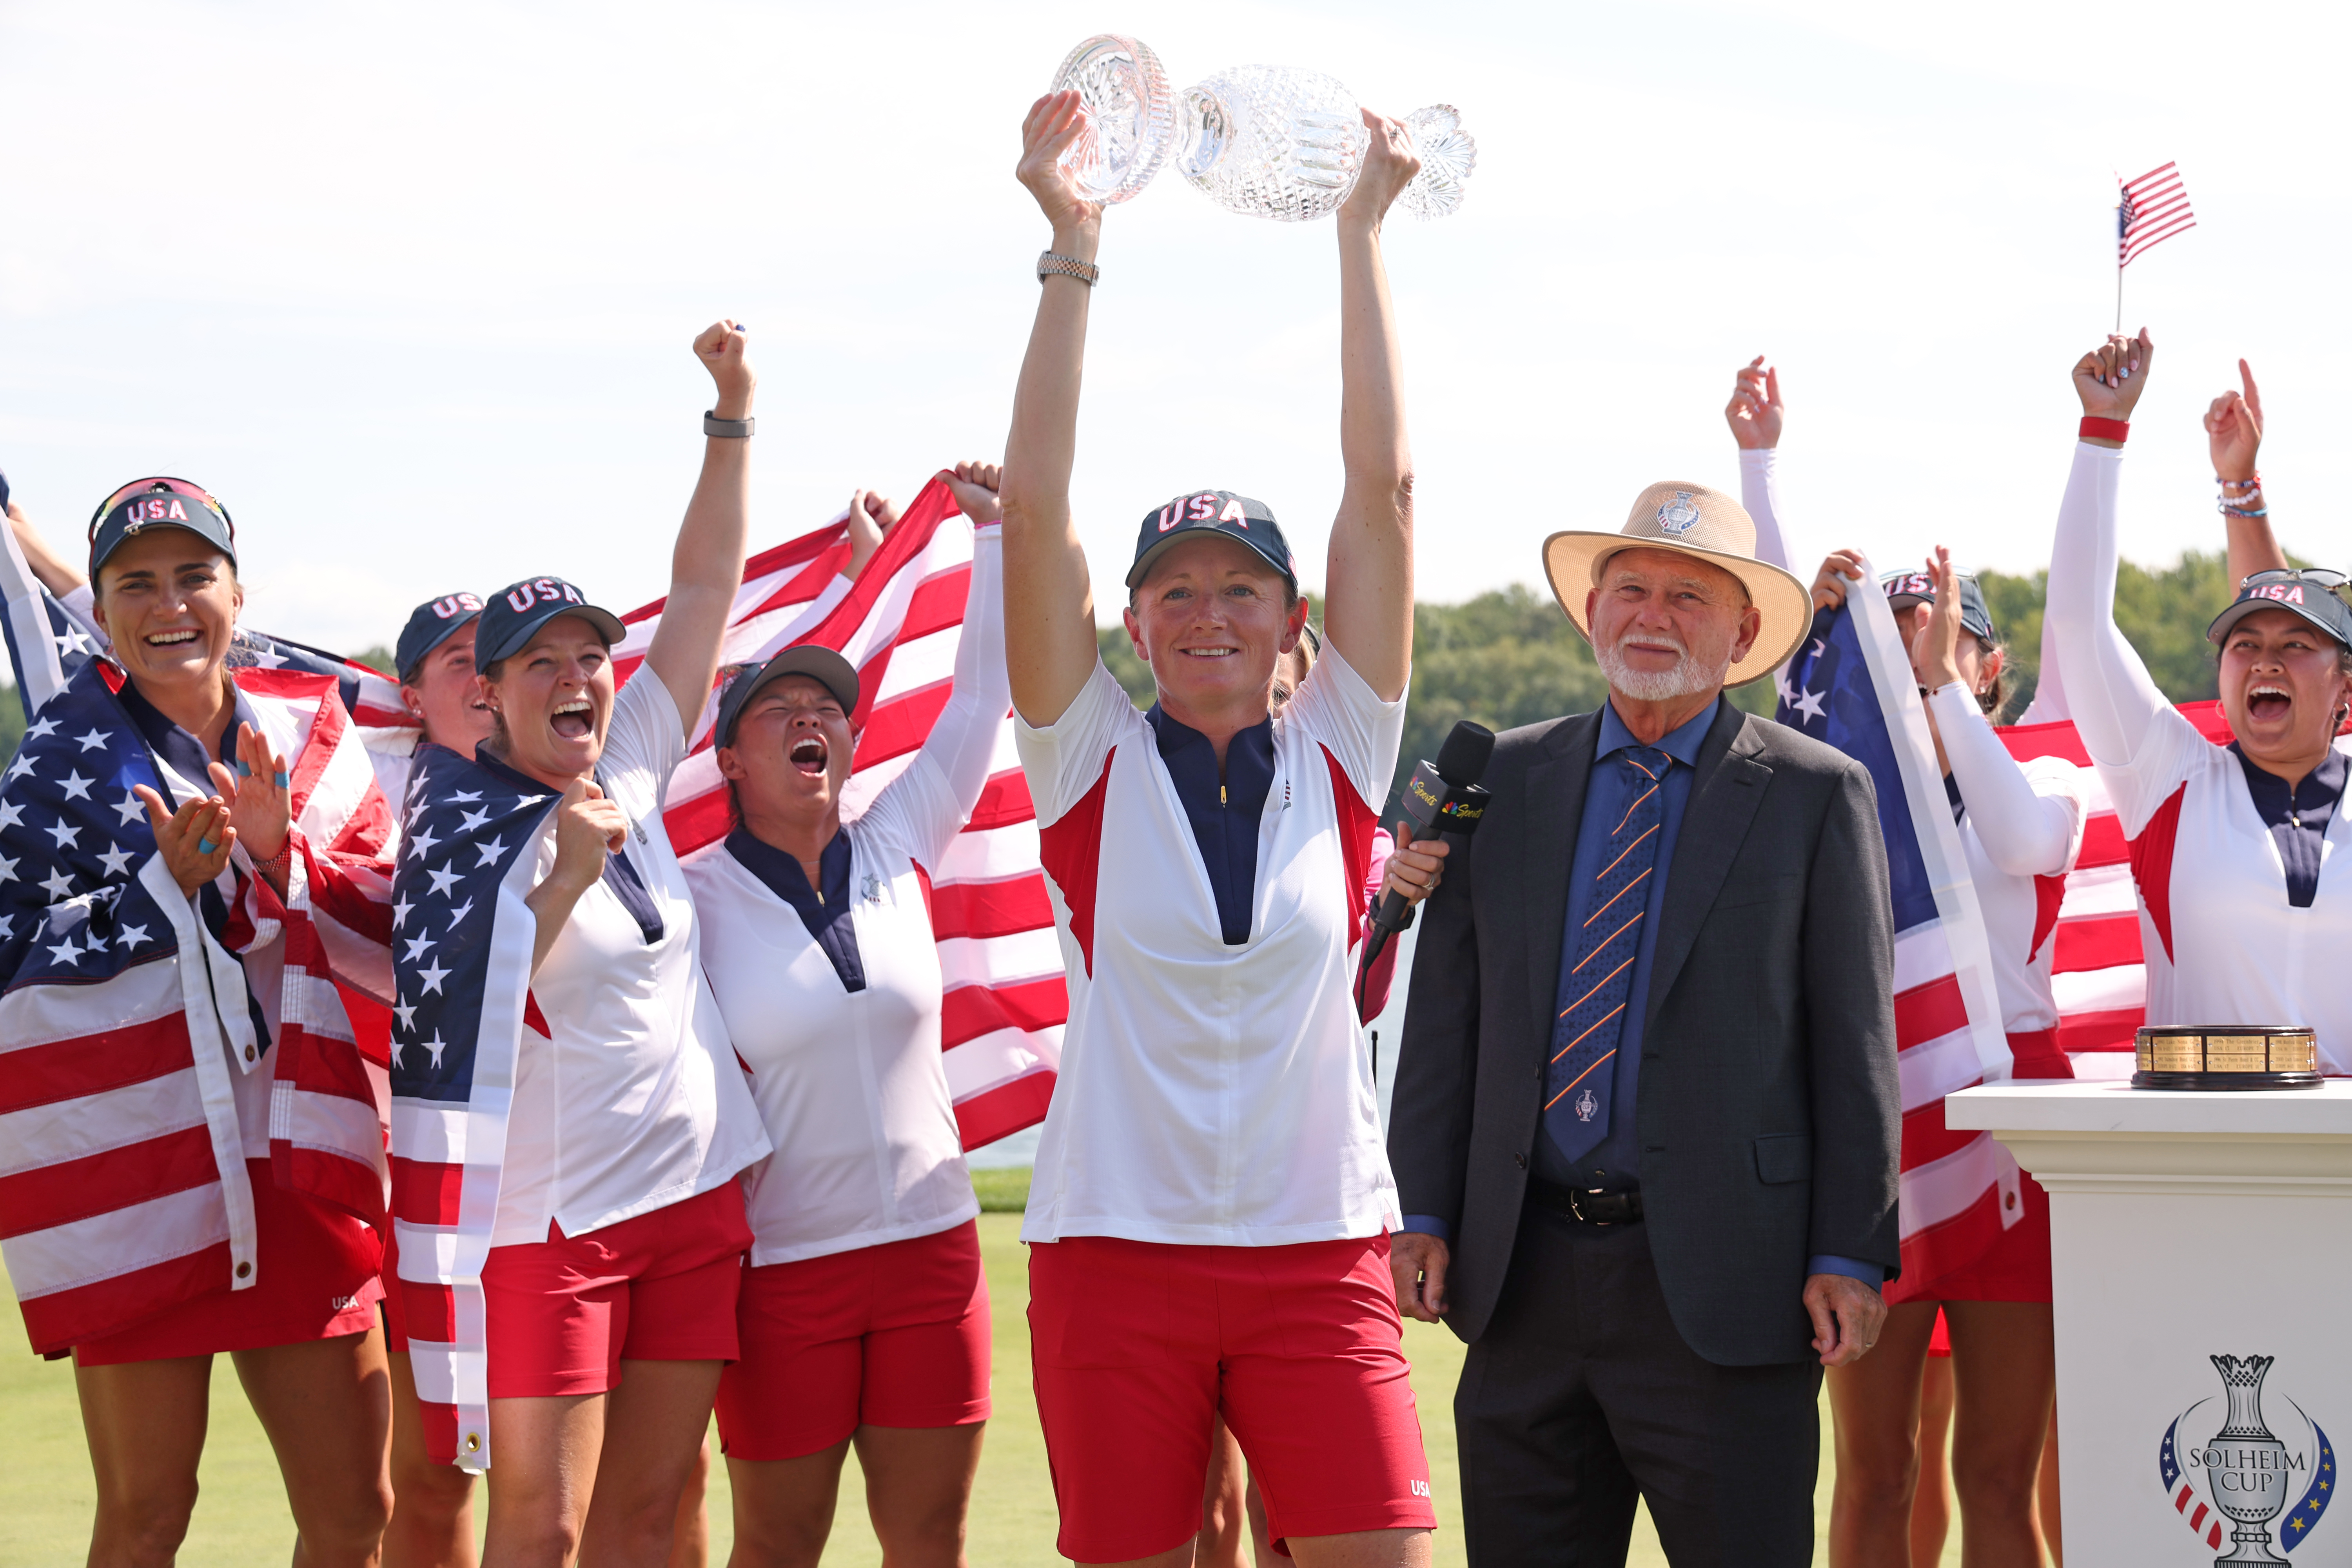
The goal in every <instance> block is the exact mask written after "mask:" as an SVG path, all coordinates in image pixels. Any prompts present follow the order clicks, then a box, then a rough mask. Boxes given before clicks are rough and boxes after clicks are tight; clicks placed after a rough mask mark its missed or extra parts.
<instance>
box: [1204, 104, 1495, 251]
mask: <svg viewBox="0 0 2352 1568" xmlns="http://www.w3.org/2000/svg"><path fill="white" fill-rule="evenodd" d="M1181 117H1182V121H1183V124H1182V128H1181V132H1180V133H1179V140H1178V143H1177V150H1176V166H1177V168H1178V169H1180V170H1181V171H1182V172H1183V174H1184V177H1185V178H1186V179H1187V180H1190V181H1191V182H1192V185H1193V188H1194V189H1196V190H1198V191H1200V192H1201V193H1202V195H1205V196H1207V197H1208V198H1209V199H1210V200H1211V201H1213V202H1215V203H1216V204H1217V205H1219V206H1222V207H1225V208H1227V209H1229V210H1230V211H1233V212H1237V213H1245V214H1248V215H1249V216H1254V217H1270V218H1273V219H1276V221H1278V222H1282V223H1305V222H1307V221H1308V220H1309V219H1312V218H1318V217H1321V216H1325V215H1326V214H1328V213H1333V212H1337V211H1338V210H1339V205H1340V204H1341V203H1342V202H1345V201H1346V200H1347V199H1348V193H1349V192H1350V191H1352V190H1354V189H1355V188H1356V176H1357V174H1360V172H1361V171H1362V168H1363V159H1364V149H1365V147H1366V146H1367V145H1368V144H1369V143H1370V139H1371V132H1369V131H1368V130H1366V129H1365V127H1364V121H1363V116H1362V113H1361V111H1360V110H1359V109H1358V107H1357V104H1356V97H1355V94H1353V93H1351V92H1349V90H1348V89H1347V88H1346V87H1345V86H1343V85H1342V84H1341V83H1340V82H1339V81H1338V80H1337V79H1334V78H1331V77H1328V76H1325V75H1324V74H1323V73H1322V72H1320V71H1310V70H1302V69H1299V68H1297V67H1295V66H1234V67H1233V68H1230V69H1227V70H1222V71H1219V72H1218V73H1217V74H1216V75H1214V76H1213V77H1211V78H1209V79H1207V80H1206V81H1203V82H1201V83H1199V84H1197V85H1196V86H1193V87H1190V88H1187V89H1185V90H1184V95H1183V102H1182V104H1181ZM1404 124H1405V128H1406V130H1407V131H1408V132H1410V133H1411V134H1412V139H1413V143H1414V150H1415V151H1416V152H1417V153H1420V155H1421V160H1422V166H1421V172H1420V173H1419V174H1415V175H1414V176H1413V177H1412V183H1411V184H1408V185H1406V187H1405V189H1404V192H1403V194H1402V195H1401V196H1400V197H1399V198H1398V199H1399V200H1400V201H1402V203H1403V204H1404V206H1405V209H1406V210H1407V211H1408V212H1411V213H1412V214H1413V215H1415V216H1419V217H1444V216H1446V215H1447V214H1448V213H1451V212H1453V211H1454V209H1455V208H1457V207H1459V206H1460V205H1462V197H1463V195H1464V188H1465V184H1466V182H1467V181H1468V180H1469V178H1470V172H1471V170H1472V169H1473V168H1475V166H1476V164H1477V162H1478V145H1477V143H1476V142H1474V141H1472V140H1471V138H1470V134H1469V132H1465V131H1464V130H1463V129H1462V116H1461V114H1460V112H1459V111H1458V110H1454V108H1453V107H1452V106H1451V105H1449V104H1442V103H1440V104H1432V105H1431V106H1430V107H1428V108H1427V109H1421V110H1414V111H1413V112H1412V114H1411V115H1408V116H1407V117H1406V118H1405V121H1404Z"/></svg>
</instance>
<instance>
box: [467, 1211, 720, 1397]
mask: <svg viewBox="0 0 2352 1568" xmlns="http://www.w3.org/2000/svg"><path fill="white" fill-rule="evenodd" d="M750 1246H751V1226H750V1224H749V1223H747V1222H746V1221H745V1220H744V1218H743V1188H742V1186H741V1184H740V1183H736V1182H732V1181H728V1182H721V1183H720V1184H719V1185H717V1186H715V1187H713V1188H711V1189H710V1190H709V1192H707V1193H701V1194H697V1195H696V1196H694V1197H690V1198H688V1199H687V1200H686V1201H685V1202H683V1203H677V1204H672V1205H669V1206H668V1207H667V1208H660V1209H655V1210H654V1211H653V1212H651V1213H650V1214H641V1215H635V1217H634V1218H630V1219H625V1220H622V1221H621V1222H619V1223H618V1224H616V1225H608V1226H605V1227H604V1229H602V1230H592V1231H590V1232H589V1233H588V1234H587V1235H585V1236H565V1235H564V1234H563V1231H562V1227H561V1226H556V1225H554V1224H552V1223H551V1224H550V1225H549V1226H548V1227H547V1239H546V1240H545V1241H534V1242H527V1243H524V1244H522V1245H520V1246H515V1247H492V1248H490V1256H489V1261H488V1263H486V1264H485V1265H483V1268H482V1296H483V1300H484V1302H485V1305H486V1306H487V1308H488V1318H489V1321H488V1337H489V1349H490V1397H491V1398H492V1399H529V1398H534V1397H549V1396H558V1395H565V1394H608V1393H610V1392H611V1391H612V1390H613V1389H614V1388H616V1387H618V1386H619V1385H620V1382H621V1363H622V1362H623V1361H625V1360H626V1361H733V1360H734V1359H735V1354H736V1346H737V1340H736V1333H735V1291H736V1288H737V1286H738V1284H739V1283H740V1280H741V1279H742V1275H743V1268H742V1258H743V1253H744V1251H745V1249H746V1248H748V1247H750Z"/></svg>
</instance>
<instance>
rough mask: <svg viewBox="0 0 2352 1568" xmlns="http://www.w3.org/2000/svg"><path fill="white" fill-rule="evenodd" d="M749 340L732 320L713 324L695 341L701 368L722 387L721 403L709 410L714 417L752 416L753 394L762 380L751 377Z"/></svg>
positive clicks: (742, 329) (738, 324)
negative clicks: (746, 349)
mask: <svg viewBox="0 0 2352 1568" xmlns="http://www.w3.org/2000/svg"><path fill="white" fill-rule="evenodd" d="M747 341H748V340H747V338H746V336H745V328H744V327H743V324H742V323H741V322H740V321H732V320H730V321H713V322H712V323H711V324H710V325H709V326H707V327H705V328H703V329H702V335H701V336H699V337H698V338H696V339H695V340H694V357H695V358H697V359H698V360H700V361H701V362H702V368H703V369H705V370H707V371H709V373H710V379H711V380H712V381H713V382H715V383H717V384H718V387H719V401H718V402H717V403H715V404H713V405H711V409H710V413H711V416H712V417H713V418H717V419H747V418H749V417H751V393H752V390H753V389H754V388H755V387H757V386H758V384H759V381H760V378H759V377H758V376H756V375H754V374H751V360H750V359H749V358H748V357H746V355H745V353H744V347H745V343H746V342H747Z"/></svg>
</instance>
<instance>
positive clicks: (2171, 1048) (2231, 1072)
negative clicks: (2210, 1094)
mask: <svg viewBox="0 0 2352 1568" xmlns="http://www.w3.org/2000/svg"><path fill="white" fill-rule="evenodd" d="M2136 1049H2137V1053H2138V1062H2137V1066H2138V1068H2139V1070H2138V1071H2137V1072H2135V1073H2133V1074H2132V1087H2133V1088H2134V1089H2317V1088H2318V1087H2319V1085H2320V1082H2321V1074H2320V1071H2319V1040H2318V1037H2316V1036H2315V1035H2314V1034H2313V1033H2312V1032H2311V1031H2310V1030H2309V1029H2306V1028H2305V1027H2303V1026H2300V1025H2296V1024H2186V1025H2179V1026H2174V1027H2170V1028H2163V1029H2142V1030H2140V1031H2139V1035H2138V1037H2137V1043H2136Z"/></svg>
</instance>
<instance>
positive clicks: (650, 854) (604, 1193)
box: [490, 670, 769, 1247]
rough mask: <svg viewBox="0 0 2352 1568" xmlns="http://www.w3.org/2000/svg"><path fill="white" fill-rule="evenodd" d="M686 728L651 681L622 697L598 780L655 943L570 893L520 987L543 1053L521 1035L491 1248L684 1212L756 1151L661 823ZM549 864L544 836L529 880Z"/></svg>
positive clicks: (604, 888) (610, 896) (760, 1137)
mask: <svg viewBox="0 0 2352 1568" xmlns="http://www.w3.org/2000/svg"><path fill="white" fill-rule="evenodd" d="M685 756H686V729H685V726H684V725H683V724H682V723H680V722H679V721H678V716H677V703H675V702H673V701H672V700H670V695H669V688H667V686H664V685H663V684H662V682H661V681H660V679H658V678H656V676H655V675H654V674H653V673H652V672H651V671H650V670H646V671H643V672H641V673H640V674H639V676H638V678H637V679H635V680H632V681H630V682H629V683H628V684H627V685H626V686H625V687H623V688H622V689H620V692H619V693H618V694H617V695H616V696H615V697H614V701H613V721H612V727H611V729H610V731H608V732H607V733H606V735H605V737H604V757H603V760H602V761H601V762H600V763H598V764H597V768H596V777H597V782H598V783H599V784H601V785H602V787H603V788H604V793H605V795H607V796H608V797H610V798H611V799H612V800H614V802H616V803H618V805H620V807H621V809H622V811H623V812H625V814H626V815H627V816H628V819H629V822H630V826H631V831H630V834H629V837H628V840H627V842H626V845H625V847H624V849H623V850H622V853H623V854H624V855H625V857H626V858H627V859H628V863H629V865H630V867H631V868H634V869H635V872H636V873H637V877H638V879H639V880H640V881H641V882H642V883H643V884H644V887H645V889H646V892H647V893H649V894H650V895H651V907H652V909H653V910H654V911H655V912H656V913H657V914H658V915H659V917H660V921H661V934H660V936H659V938H658V939H657V940H655V941H652V942H648V941H647V940H646V932H645V930H644V928H643V927H642V926H640V925H639V923H638V921H637V918H636V917H635V915H633V914H631V913H630V912H629V910H628V909H627V908H626V907H625V905H624V904H623V903H622V901H621V900H620V898H619V897H618V895H616V894H615V893H614V890H613V885H612V883H611V881H610V880H609V879H608V880H604V881H599V882H598V883H596V885H595V886H593V887H592V888H591V889H588V891H587V892H586V893H584V894H583V895H582V896H581V899H580V901H579V902H578V903H576V904H574V905H572V918H571V919H570V920H569V921H566V922H564V927H563V931H562V934H561V935H559V936H558V937H557V938H556V939H555V944H554V945H553V946H552V947H551V948H550V949H549V950H548V953H547V960H546V962H545V963H541V965H540V966H539V972H538V973H536V974H534V975H533V976H532V977H531V983H530V991H531V995H532V997H533V999H534V1000H536V1001H537V1002H538V1004H539V1008H540V1012H541V1015H542V1016H544V1017H545V1018H546V1020H547V1026H548V1029H549V1032H550V1034H551V1036H552V1040H551V1041H548V1040H541V1038H540V1037H538V1036H537V1035H536V1034H534V1033H532V1032H531V1031H530V1030H529V1029H526V1030H524V1031H523V1036H522V1046H521V1050H520V1053H519V1056H518V1059H517V1061H516V1064H515V1089H514V1109H513V1111H512V1113H511V1116H510V1119H509V1121H508V1123H507V1151H506V1169H505V1173H504V1175H503V1178H502V1180H501V1182H500V1184H499V1210H498V1219H497V1222H496V1223H495V1225H494V1226H493V1227H492V1229H491V1233H490V1245H491V1246H493V1247H508V1246H513V1245H516V1244H519V1243H526V1242H539V1241H545V1240H547V1239H548V1232H547V1226H548V1222H549V1221H550V1220H553V1221H554V1222H555V1223H556V1224H557V1225H560V1226H562V1227H563V1234H564V1235H565V1236H567V1237H570V1236H581V1235H583V1234H585V1233H587V1232H589V1231H593V1230H600V1229H602V1228H603V1227H604V1226H608V1225H612V1224H614V1223H615V1222H617V1221H620V1220H625V1219H628V1218H630V1217H632V1216H634V1215H641V1214H647V1213H650V1212H651V1211H653V1210H655V1209H659V1208H667V1206H669V1205H672V1204H675V1203H682V1202H684V1201H685V1200H686V1199H688V1198H690V1197H693V1196H695V1195H696V1194H698V1193H703V1192H707V1191H709V1190H710V1189H711V1188H713V1187H716V1186H718V1185H719V1184H720V1183H721V1182H726V1181H731V1180H732V1179H734V1177H735V1175H736V1173H738V1172H740V1171H741V1170H742V1169H743V1168H744V1167H745V1166H747V1165H749V1164H751V1163H752V1162H754V1161H756V1160H758V1159H759V1158H760V1157H761V1155H763V1154H765V1153H767V1152H768V1147H769V1145H768V1135H767V1132H766V1131H764V1130H763V1129H762V1128H761V1125H760V1111H759V1108H758V1107H757V1106H755V1105H753V1104H752V1102H751V1090H750V1089H747V1088H745V1087H744V1083H743V1070H742V1068H740V1067H738V1066H737V1065H736V1062H735V1053H734V1049H733V1047H731V1046H730V1044H729V1043H728V1038H727V1027H726V1025H725V1024H724V1023H723V1022H721V1020H720V1018H719V1004H718V1002H717V1001H716V1000H714V999H713V998H712V996H711V994H710V986H709V983H708V982H706V981H705V980H704V979H703V975H702V943H701V937H700V928H699V927H698V925H697V923H696V921H695V912H694V900H693V898H692V897H691V895H690V894H689V893H688V889H687V884H686V876H685V873H684V872H683V871H681V870H680V869H679V868H678V864H677V855H676V854H675V853H673V852H672V851H671V849H670V843H669V835H668V833H667V831H665V829H664V828H663V826H662V817H661V813H662V802H663V798H664V796H665V795H666V794H667V791H668V788H669V779H670V774H671V773H672V772H673V771H674V770H675V769H676V768H677V764H678V763H680V762H681V761H683V760H684V758H685ZM554 865H555V835H554V833H553V832H551V831H550V832H547V833H544V834H542V835H541V842H540V847H539V875H540V877H541V879H544V878H545V877H546V876H547V874H548V872H549V871H550V870H551V868H553V867H554Z"/></svg>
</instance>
